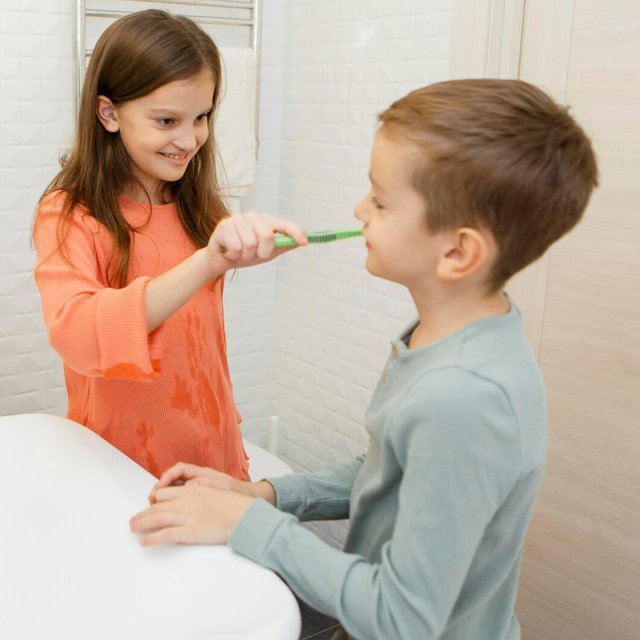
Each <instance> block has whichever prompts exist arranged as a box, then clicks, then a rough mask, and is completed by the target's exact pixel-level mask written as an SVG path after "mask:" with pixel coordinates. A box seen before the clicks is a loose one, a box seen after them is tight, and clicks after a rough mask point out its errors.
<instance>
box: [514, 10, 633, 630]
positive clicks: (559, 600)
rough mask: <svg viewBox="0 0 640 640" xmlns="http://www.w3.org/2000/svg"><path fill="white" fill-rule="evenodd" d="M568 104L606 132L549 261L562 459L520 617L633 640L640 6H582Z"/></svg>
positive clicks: (551, 375)
mask: <svg viewBox="0 0 640 640" xmlns="http://www.w3.org/2000/svg"><path fill="white" fill-rule="evenodd" d="M548 63H549V64H551V61H549V62H548ZM541 77H543V74H541ZM525 79H526V78H525ZM565 99H566V102H567V103H568V104H570V105H572V107H573V111H574V113H575V115H576V116H577V118H578V119H579V120H580V122H582V123H583V124H584V125H585V128H586V129H587V130H588V131H589V132H590V134H591V135H592V137H593V139H594V142H595V146H596V151H597V153H598V157H599V164H600V171H601V187H600V189H599V190H598V192H597V193H596V195H595V196H594V198H593V201H592V203H591V205H590V207H589V209H588V211H587V214H586V217H585V220H584V222H583V223H582V224H581V225H580V227H578V229H576V230H575V231H574V232H573V233H572V234H571V235H570V236H568V237H567V238H565V239H564V240H562V241H561V242H560V243H559V244H558V245H557V246H556V247H555V248H554V250H553V251H552V253H551V254H550V257H549V260H548V274H547V283H546V296H545V305H544V318H543V327H542V342H541V350H540V361H541V365H542V369H543V372H544V375H545V379H546V381H547V386H548V392H549V413H550V416H549V417H550V434H549V435H550V442H549V462H548V471H547V475H546V478H545V482H544V486H543V491H542V494H541V497H540V500H539V503H538V507H537V509H536V513H535V514H534V518H533V521H532V525H531V528H530V531H529V535H528V539H527V547H526V552H525V561H524V566H523V573H522V580H521V590H520V594H519V606H518V613H519V617H520V620H521V624H522V626H523V639H524V640H539V639H541V638H545V639H547V638H549V639H558V640H601V639H606V640H618V639H620V640H623V639H624V640H627V639H628V640H631V639H635V638H638V637H640V605H639V603H640V542H639V540H640V535H639V533H640V428H639V423H640V179H639V178H638V176H640V109H639V108H638V104H640V3H638V2H634V1H624V0H592V1H586V0H576V2H575V5H574V14H573V27H572V35H571V49H570V56H569V66H568V74H567V85H566V93H565Z"/></svg>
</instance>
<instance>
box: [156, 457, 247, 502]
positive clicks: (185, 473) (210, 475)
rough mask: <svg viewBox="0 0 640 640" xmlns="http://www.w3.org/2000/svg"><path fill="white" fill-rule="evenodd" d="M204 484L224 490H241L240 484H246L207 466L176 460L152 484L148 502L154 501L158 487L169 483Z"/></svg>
mask: <svg viewBox="0 0 640 640" xmlns="http://www.w3.org/2000/svg"><path fill="white" fill-rule="evenodd" d="M183 484H186V485H198V484H199V485H204V486H209V487H213V488H215V489H224V490H226V491H237V492H239V493H246V491H243V487H242V485H244V484H246V483H244V482H242V481H241V480H236V479H235V478H233V477H232V476H230V475H227V474H226V473H221V472H220V471H215V470H213V469H210V468H209V467H199V466H197V465H195V464H187V463H186V462H178V463H177V464H174V465H173V467H171V468H170V469H167V470H166V471H165V472H164V473H163V474H162V475H161V476H160V479H159V480H158V482H156V484H155V485H154V487H153V489H152V490H151V493H150V494H149V502H151V503H152V504H153V503H154V502H155V501H156V493H157V492H158V490H159V489H162V488H164V487H169V486H171V485H183Z"/></svg>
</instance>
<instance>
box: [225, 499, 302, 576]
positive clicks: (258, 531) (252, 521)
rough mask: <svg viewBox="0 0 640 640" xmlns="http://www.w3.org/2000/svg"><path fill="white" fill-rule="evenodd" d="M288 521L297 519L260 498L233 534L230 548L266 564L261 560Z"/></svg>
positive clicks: (230, 539) (255, 501)
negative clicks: (274, 537)
mask: <svg viewBox="0 0 640 640" xmlns="http://www.w3.org/2000/svg"><path fill="white" fill-rule="evenodd" d="M286 520H295V518H294V517H293V516H292V515H289V514H288V513H283V512H282V511H280V510H279V509H277V508H276V507H274V506H272V505H270V504H269V503H268V502H267V501H266V500H263V499H262V498H258V499H257V500H254V502H253V504H252V505H251V506H250V507H249V509H248V510H247V512H246V513H245V514H244V516H243V517H242V519H241V520H240V522H238V524H237V525H236V526H235V528H234V530H233V531H232V532H231V537H230V538H229V546H230V547H231V548H232V549H233V550H234V551H237V552H238V553H240V554H242V555H243V556H246V557H247V558H250V559H251V560H253V561H255V562H258V563H261V564H264V563H263V562H261V560H262V559H263V557H264V555H265V553H266V551H267V548H268V546H269V543H270V542H271V540H272V539H273V536H274V535H275V534H276V531H277V530H278V528H279V527H280V526H281V525H282V524H283V523H284V522H285V521H286Z"/></svg>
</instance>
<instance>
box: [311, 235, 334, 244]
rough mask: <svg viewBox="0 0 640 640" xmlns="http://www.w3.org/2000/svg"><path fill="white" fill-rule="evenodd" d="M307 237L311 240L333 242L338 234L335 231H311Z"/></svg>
mask: <svg viewBox="0 0 640 640" xmlns="http://www.w3.org/2000/svg"><path fill="white" fill-rule="evenodd" d="M307 239H308V240H309V242H331V241H332V240H336V239H337V236H336V234H335V233H310V234H309V235H308V236H307Z"/></svg>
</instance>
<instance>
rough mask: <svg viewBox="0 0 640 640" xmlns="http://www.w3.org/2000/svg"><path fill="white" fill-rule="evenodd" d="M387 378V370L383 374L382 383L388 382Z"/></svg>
mask: <svg viewBox="0 0 640 640" xmlns="http://www.w3.org/2000/svg"><path fill="white" fill-rule="evenodd" d="M387 378H388V376H387V372H386V371H385V372H384V373H383V374H382V384H387Z"/></svg>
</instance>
